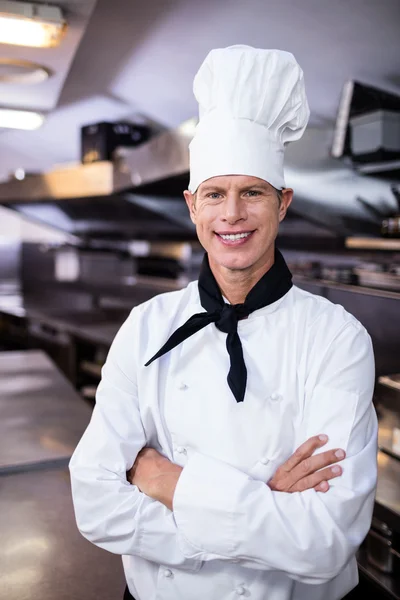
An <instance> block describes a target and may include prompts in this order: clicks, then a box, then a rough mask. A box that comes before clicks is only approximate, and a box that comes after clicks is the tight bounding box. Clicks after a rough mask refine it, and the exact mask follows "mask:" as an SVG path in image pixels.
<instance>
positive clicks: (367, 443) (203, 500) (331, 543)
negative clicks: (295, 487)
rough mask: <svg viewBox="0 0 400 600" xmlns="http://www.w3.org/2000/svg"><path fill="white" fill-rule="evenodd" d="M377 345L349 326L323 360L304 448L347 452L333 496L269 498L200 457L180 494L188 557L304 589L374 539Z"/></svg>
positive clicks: (186, 472)
mask: <svg viewBox="0 0 400 600" xmlns="http://www.w3.org/2000/svg"><path fill="white" fill-rule="evenodd" d="M374 380H375V368H374V357H373V351H372V344H371V340H370V337H369V335H368V334H367V332H366V331H365V329H364V328H363V327H362V326H361V325H360V324H358V323H357V322H354V323H353V322H351V323H350V324H348V325H347V326H345V327H344V328H343V330H342V331H341V332H340V333H339V334H338V335H337V337H336V339H335V340H334V341H333V343H331V344H330V347H329V348H328V349H327V351H326V353H325V355H324V356H323V358H322V360H320V361H319V367H318V374H317V377H316V378H315V385H313V386H312V389H310V392H309V393H308V394H306V398H305V400H306V406H305V412H304V420H303V424H302V427H301V430H300V435H299V439H298V440H297V441H298V442H299V443H298V444H297V445H299V444H300V443H302V442H304V441H305V440H306V439H308V438H309V437H311V436H312V435H316V434H319V433H326V434H327V435H328V436H329V442H328V444H326V446H324V447H322V448H321V449H320V450H319V451H325V450H327V449H328V448H343V449H344V450H346V458H345V460H343V461H342V466H343V474H342V475H341V476H340V477H338V478H336V479H333V480H331V482H330V484H331V487H330V489H329V490H328V492H326V493H320V492H316V491H315V490H313V489H312V490H306V491H305V492H300V493H297V492H296V493H284V492H276V491H272V490H271V489H270V488H269V487H268V486H267V485H265V483H263V482H261V481H256V480H254V479H252V478H250V477H249V476H248V475H246V474H245V473H243V472H241V471H239V470H237V469H235V468H233V467H232V466H230V465H228V464H226V463H222V462H220V461H217V460H215V459H213V458H211V457H208V456H204V455H201V454H196V453H195V454H193V455H192V456H191V457H190V458H189V459H188V462H187V465H186V466H185V467H184V469H183V471H182V474H181V477H180V479H179V481H178V485H177V488H176V492H175V496H174V506H173V508H174V516H175V520H176V523H177V525H178V528H179V530H180V532H181V534H182V537H181V539H182V547H183V549H184V552H185V554H186V556H188V557H191V558H197V559H200V560H203V561H208V560H213V559H220V560H226V561H231V562H237V563H240V564H242V565H243V566H246V567H249V568H254V569H265V570H278V571H283V572H285V573H286V574H287V575H288V576H289V577H291V578H292V579H295V580H297V581H301V582H303V583H307V584H313V583H314V584H319V583H324V582H326V581H329V580H330V579H332V578H333V577H335V576H336V575H337V574H338V573H339V572H340V571H341V570H342V569H343V568H344V567H345V566H346V564H347V563H348V561H349V560H350V559H351V558H352V557H353V556H354V554H355V552H356V551H357V549H358V547H359V545H360V544H361V543H362V541H363V539H364V538H365V536H366V534H367V533H368V530H369V527H370V523H371V518H372V511H373V505H374V495H375V487H376V479H377V458H376V457H377V419H376V413H375V410H374V408H373V404H372V395H373V388H374Z"/></svg>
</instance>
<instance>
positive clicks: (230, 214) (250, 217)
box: [184, 175, 293, 271]
mask: <svg viewBox="0 0 400 600" xmlns="http://www.w3.org/2000/svg"><path fill="white" fill-rule="evenodd" d="M184 196H185V200H186V203H187V205H188V207H189V211H190V216H191V219H192V221H193V223H194V224H195V225H196V229H197V235H198V238H199V240H200V243H201V245H202V246H203V247H204V249H205V250H206V252H207V253H208V255H209V260H210V265H211V266H214V267H217V268H221V267H223V268H225V269H229V270H250V271H256V270H258V269H262V268H263V266H264V265H265V266H266V267H267V268H269V266H270V265H271V264H272V263H273V256H274V242H275V238H276V236H277V234H278V227H279V223H280V222H281V221H282V220H283V219H284V217H285V215H286V211H287V209H288V207H289V205H290V203H291V200H292V196H293V190H291V189H286V190H283V192H282V202H281V203H279V199H278V196H277V193H276V190H275V189H274V188H273V187H272V186H271V185H270V184H269V183H267V182H266V181H264V180H263V179H259V178H258V177H249V176H247V175H224V176H220V177H212V178H211V179H207V180H206V181H204V182H203V183H202V184H201V185H200V186H199V188H198V189H197V192H196V194H195V195H193V194H191V193H190V192H189V191H185V192H184Z"/></svg>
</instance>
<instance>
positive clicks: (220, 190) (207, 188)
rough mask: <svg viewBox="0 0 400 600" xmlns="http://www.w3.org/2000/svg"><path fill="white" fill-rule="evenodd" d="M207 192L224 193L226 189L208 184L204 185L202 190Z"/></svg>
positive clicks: (204, 192) (203, 192)
mask: <svg viewBox="0 0 400 600" xmlns="http://www.w3.org/2000/svg"><path fill="white" fill-rule="evenodd" d="M207 192H218V193H224V192H225V189H224V188H223V187H221V186H219V185H206V186H204V187H202V188H201V190H200V193H201V194H206V193H207Z"/></svg>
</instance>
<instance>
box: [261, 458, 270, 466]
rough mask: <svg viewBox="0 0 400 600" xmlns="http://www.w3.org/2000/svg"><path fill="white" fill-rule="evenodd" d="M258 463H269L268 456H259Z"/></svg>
mask: <svg viewBox="0 0 400 600" xmlns="http://www.w3.org/2000/svg"><path fill="white" fill-rule="evenodd" d="M260 463H261V464H262V465H267V464H268V463H269V458H268V456H263V457H262V458H260Z"/></svg>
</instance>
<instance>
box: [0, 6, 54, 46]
mask: <svg viewBox="0 0 400 600" xmlns="http://www.w3.org/2000/svg"><path fill="white" fill-rule="evenodd" d="M65 30H66V22H65V20H64V17H63V14H62V11H61V9H60V8H59V7H58V6H48V5H43V4H34V3H31V2H17V1H14V0H0V44H13V45H16V46H29V47H34V48H51V47H54V46H58V45H59V44H60V42H61V39H62V37H63V36H64V33H65Z"/></svg>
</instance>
